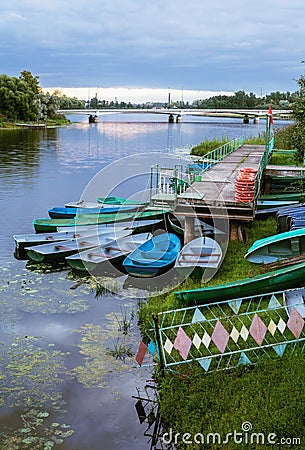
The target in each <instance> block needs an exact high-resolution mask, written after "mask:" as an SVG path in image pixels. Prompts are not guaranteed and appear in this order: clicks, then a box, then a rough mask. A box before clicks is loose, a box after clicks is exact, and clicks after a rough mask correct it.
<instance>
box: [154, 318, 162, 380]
mask: <svg viewBox="0 0 305 450" xmlns="http://www.w3.org/2000/svg"><path fill="white" fill-rule="evenodd" d="M152 319H153V322H154V326H155V335H156V342H157V346H158V349H159V359H160V370H161V375H162V377H164V375H165V364H164V360H163V353H162V348H161V339H160V330H159V322H158V316H157V315H156V314H154V315H153V317H152Z"/></svg>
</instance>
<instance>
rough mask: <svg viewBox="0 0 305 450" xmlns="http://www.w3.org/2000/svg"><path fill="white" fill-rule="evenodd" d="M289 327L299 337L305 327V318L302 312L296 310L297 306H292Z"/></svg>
mask: <svg viewBox="0 0 305 450" xmlns="http://www.w3.org/2000/svg"><path fill="white" fill-rule="evenodd" d="M287 327H288V328H289V330H290V331H291V332H292V333H293V335H294V336H295V338H296V339H299V337H300V335H301V333H302V330H303V327H304V319H303V317H302V316H301V314H300V313H299V312H298V311H297V310H296V308H292V312H291V314H290V317H289V320H288V322H287Z"/></svg>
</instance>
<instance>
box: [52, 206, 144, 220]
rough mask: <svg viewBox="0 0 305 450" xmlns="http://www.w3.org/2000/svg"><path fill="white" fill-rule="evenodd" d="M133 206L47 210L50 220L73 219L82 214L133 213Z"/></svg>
mask: <svg viewBox="0 0 305 450" xmlns="http://www.w3.org/2000/svg"><path fill="white" fill-rule="evenodd" d="M135 209H136V207H135V206H121V205H115V206H107V207H104V206H102V205H101V206H100V207H99V208H67V207H55V208H52V209H49V210H48V213H49V216H50V217H51V219H74V217H76V216H82V215H84V214H86V215H87V214H106V213H116V212H118V211H122V212H125V211H134V210H135Z"/></svg>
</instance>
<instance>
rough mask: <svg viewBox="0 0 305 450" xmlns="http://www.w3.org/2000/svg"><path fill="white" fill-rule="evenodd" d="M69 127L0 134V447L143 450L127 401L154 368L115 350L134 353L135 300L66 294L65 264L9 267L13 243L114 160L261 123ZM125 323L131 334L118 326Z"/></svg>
mask: <svg viewBox="0 0 305 450" xmlns="http://www.w3.org/2000/svg"><path fill="white" fill-rule="evenodd" d="M71 120H73V121H74V122H73V123H72V124H71V125H70V126H68V127H62V128H53V129H47V130H27V129H20V130H2V131H0V154H1V159H0V183H1V190H0V210H1V214H0V249H1V251H0V267H1V283H0V314H1V321H0V330H1V346H0V349H1V350H0V351H1V353H0V357H1V360H0V361H1V366H0V423H1V435H0V447H1V448H9V445H8V444H9V443H13V442H15V445H17V446H18V445H19V446H18V447H14V448H20V449H22V450H23V449H24V448H25V449H27V448H29V449H32V448H36V447H35V445H37V443H38V442H39V439H40V440H43V441H44V442H49V444H45V445H46V447H45V448H52V444H51V442H57V444H56V445H55V447H54V448H61V449H63V450H67V449H69V450H101V449H105V450H118V449H120V450H121V449H126V450H127V449H132V450H145V449H149V448H150V443H149V438H148V437H146V436H144V431H145V425H140V423H139V421H138V417H137V414H136V409H135V402H136V400H135V399H133V398H132V396H133V395H137V388H140V389H143V387H144V385H145V383H146V380H149V379H150V377H151V371H152V369H151V368H150V367H142V368H140V369H139V368H138V367H137V365H136V364H135V362H134V357H132V358H129V357H127V358H126V360H125V361H123V360H120V359H116V358H115V357H114V356H113V354H112V353H111V351H113V350H114V349H115V346H116V345H119V344H122V345H125V346H126V347H130V348H131V350H132V352H133V353H135V352H136V350H137V347H138V344H139V342H140V336H139V332H138V329H137V315H136V312H137V299H136V298H133V296H132V295H128V291H127V293H126V292H125V295H123V296H122V295H120V296H118V295H113V294H111V293H109V294H105V295H103V296H100V297H95V292H94V290H92V289H91V287H90V285H89V284H83V285H81V286H80V287H78V288H77V289H70V288H71V286H73V284H74V283H75V279H73V277H72V276H71V273H70V272H69V270H68V269H67V268H66V267H64V268H62V270H59V269H61V268H59V269H57V270H55V269H54V268H50V267H48V266H45V265H44V266H39V265H38V266H37V265H36V266H35V265H34V264H29V263H28V262H26V261H19V260H16V259H15V258H14V256H13V253H14V240H13V238H12V235H14V234H24V233H32V232H33V226H32V221H33V220H34V219H35V218H37V217H47V216H48V214H47V210H48V209H50V208H52V207H54V206H63V205H64V203H66V202H68V201H76V200H79V199H80V198H81V196H82V193H83V191H84V189H85V187H86V186H87V184H88V183H89V182H90V180H91V179H92V178H93V177H94V176H95V175H96V174H97V173H98V172H99V171H101V170H102V169H104V173H107V169H105V167H106V166H107V165H109V164H111V163H113V162H115V161H118V160H120V159H121V158H125V157H128V156H131V155H136V154H139V155H140V154H142V153H146V154H147V153H151V152H158V153H159V154H160V157H162V155H165V153H171V152H173V151H174V150H175V149H176V148H188V147H189V146H192V145H196V144H198V143H200V142H201V141H203V140H205V139H213V138H221V137H222V136H227V137H229V138H232V139H233V138H235V137H239V136H241V135H245V136H249V135H251V136H256V135H257V134H258V133H260V132H263V131H264V129H265V122H264V121H261V124H259V125H254V124H249V125H244V124H242V121H241V119H226V120H222V119H208V118H200V119H196V121H195V120H194V119H190V118H188V119H184V122H182V123H181V124H168V123H167V119H166V117H161V118H160V116H154V115H146V116H140V115H133V116H122V115H121V116H120V115H111V116H105V117H103V118H101V119H100V122H99V123H98V124H92V125H89V124H88V123H87V118H86V117H77V116H75V117H71ZM282 125H283V123H280V122H277V123H276V126H282ZM128 161H129V160H128V158H127V159H126V160H125V162H124V164H121V166H119V167H121V170H122V174H121V175H120V174H119V175H120V176H123V174H124V171H125V169H126V170H127V165H128ZM124 165H125V167H124ZM118 194H121V195H122V196H124V194H125V192H124V191H123V192H118ZM101 195H103V193H102V192H101ZM125 316H126V318H127V319H128V321H129V322H130V325H131V329H130V332H129V333H128V334H127V335H124V334H123V333H122V332H121V331H120V330H119V323H122V318H123V317H125ZM72 430H73V431H74V433H73V434H72ZM70 434H71V436H69V435H70ZM62 441H63V442H62ZM4 443H5V445H6V447H4ZM47 445H49V447H48V446H47Z"/></svg>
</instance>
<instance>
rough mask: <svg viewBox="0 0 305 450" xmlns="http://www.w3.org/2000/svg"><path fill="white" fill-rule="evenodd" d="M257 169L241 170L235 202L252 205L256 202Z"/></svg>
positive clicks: (238, 176) (247, 168) (236, 182)
mask: <svg viewBox="0 0 305 450" xmlns="http://www.w3.org/2000/svg"><path fill="white" fill-rule="evenodd" d="M256 175H257V169H252V168H251V167H245V168H242V169H240V170H239V172H238V175H237V177H236V181H235V200H236V201H238V202H245V203H251V202H253V201H254V191H255V178H256Z"/></svg>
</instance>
